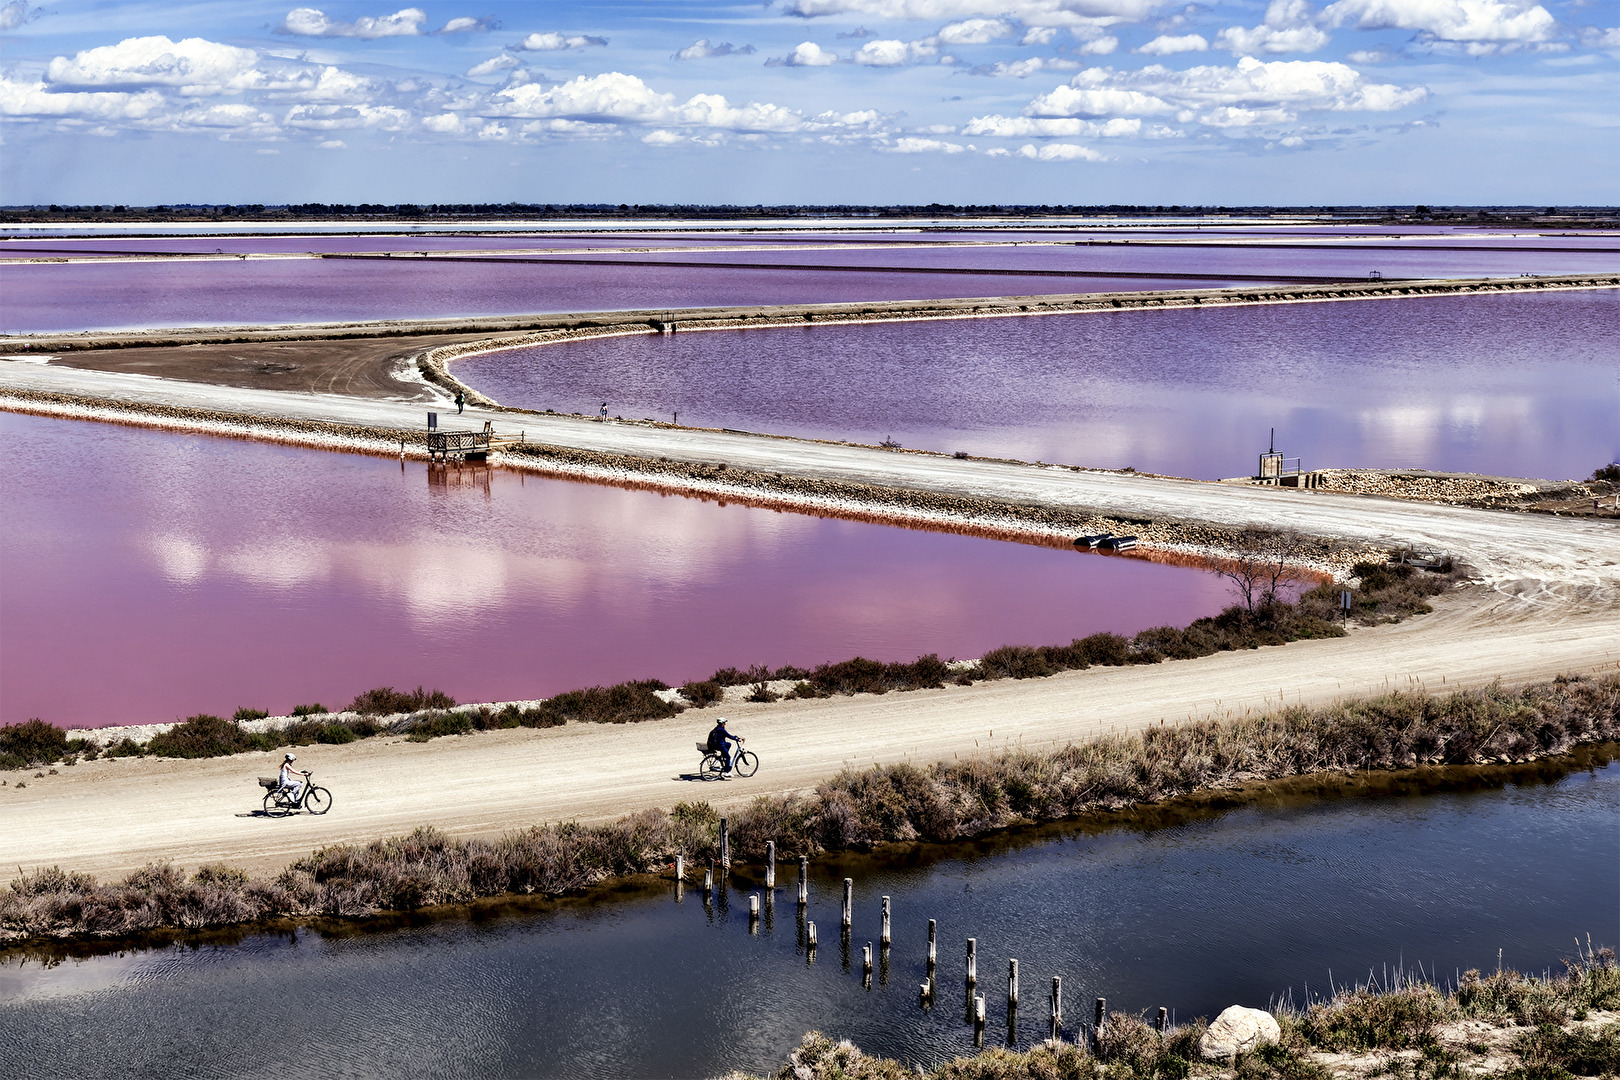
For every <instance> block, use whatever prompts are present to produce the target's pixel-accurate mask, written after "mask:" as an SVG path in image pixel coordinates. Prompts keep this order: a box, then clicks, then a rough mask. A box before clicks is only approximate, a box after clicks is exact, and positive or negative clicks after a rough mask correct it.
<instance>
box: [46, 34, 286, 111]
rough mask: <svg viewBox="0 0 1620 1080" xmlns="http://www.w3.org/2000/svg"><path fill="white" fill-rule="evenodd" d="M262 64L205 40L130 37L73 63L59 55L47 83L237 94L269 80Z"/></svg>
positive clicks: (50, 67) (238, 50)
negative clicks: (259, 65)
mask: <svg viewBox="0 0 1620 1080" xmlns="http://www.w3.org/2000/svg"><path fill="white" fill-rule="evenodd" d="M258 63H259V54H258V53H256V52H254V51H253V50H252V49H242V48H238V47H237V46H235V45H221V44H220V43H218V42H214V41H207V40H204V39H203V38H186V39H185V40H183V41H170V40H169V39H168V38H166V37H162V36H157V37H142V38H126V39H124V40H123V41H120V42H119V43H118V44H117V45H102V46H99V47H98V48H94V49H86V50H85V51H84V52H81V53H77V54H76V55H74V56H73V58H72V59H69V58H68V57H65V56H58V57H56V58H55V59H53V60H52V61H51V62H50V64H49V65H47V66H46V69H45V78H46V80H47V81H48V82H50V83H51V84H52V85H53V86H70V87H91V86H94V87H108V88H120V89H134V88H136V87H146V86H170V87H174V88H176V89H178V90H179V91H180V93H181V94H183V95H186V96H188V97H189V96H205V95H210V94H234V93H240V92H241V91H243V90H249V89H253V88H255V87H259V86H263V85H264V84H265V83H266V82H267V81H268V80H267V79H266V77H265V75H264V73H263V72H261V71H260V70H259V69H258Z"/></svg>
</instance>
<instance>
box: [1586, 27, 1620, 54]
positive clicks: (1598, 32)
mask: <svg viewBox="0 0 1620 1080" xmlns="http://www.w3.org/2000/svg"><path fill="white" fill-rule="evenodd" d="M1581 44H1582V45H1585V46H1587V47H1588V48H1592V49H1620V27H1610V28H1609V29H1606V30H1605V29H1603V28H1602V27H1597V26H1589V27H1587V28H1586V30H1585V31H1584V33H1583V34H1582V36H1581Z"/></svg>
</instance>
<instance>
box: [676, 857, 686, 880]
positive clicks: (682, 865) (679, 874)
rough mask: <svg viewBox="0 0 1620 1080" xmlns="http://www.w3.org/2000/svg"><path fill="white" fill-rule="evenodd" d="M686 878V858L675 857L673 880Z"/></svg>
mask: <svg viewBox="0 0 1620 1080" xmlns="http://www.w3.org/2000/svg"><path fill="white" fill-rule="evenodd" d="M685 876H686V856H685V855H677V856H675V880H676V881H679V880H681V879H682V878H684V877H685Z"/></svg>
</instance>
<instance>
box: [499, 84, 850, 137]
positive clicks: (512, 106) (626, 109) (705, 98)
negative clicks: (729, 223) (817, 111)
mask: <svg viewBox="0 0 1620 1080" xmlns="http://www.w3.org/2000/svg"><path fill="white" fill-rule="evenodd" d="M495 98H496V99H497V100H500V99H504V102H502V114H503V115H505V116H511V117H515V118H520V119H525V118H526V119H550V118H558V119H565V120H584V121H594V122H598V123H602V122H614V121H617V122H620V123H642V124H656V125H658V126H659V127H664V128H668V127H683V126H687V127H702V128H710V129H716V130H724V131H736V132H770V133H785V132H793V131H799V130H801V129H803V128H805V127H806V123H805V119H804V117H803V115H802V114H800V113H798V112H796V111H794V110H792V109H787V108H783V107H782V106H780V105H771V104H768V103H759V102H748V103H746V104H742V105H733V104H731V103H730V102H729V101H727V100H726V99H725V98H724V97H722V96H721V95H719V94H696V95H694V96H693V97H691V98H690V99H688V100H687V101H686V102H685V103H682V104H677V103H676V101H675V95H673V94H664V93H659V92H658V91H656V90H654V89H653V88H652V87H650V86H648V85H647V84H646V83H644V82H642V81H641V80H640V79H638V78H636V77H635V76H634V75H625V74H623V73H622V72H617V71H610V72H607V73H605V74H602V75H580V76H578V77H576V78H573V79H570V80H569V81H568V82H566V83H563V84H562V85H560V86H551V87H539V86H535V85H532V84H531V85H527V86H515V87H508V88H507V89H505V90H501V91H498V92H497V93H496V94H495ZM856 115H860V116H864V115H865V114H856ZM817 119H818V121H819V122H820V126H824V127H825V126H840V124H841V121H839V120H837V119H833V118H826V119H824V118H821V117H818V118H817Z"/></svg>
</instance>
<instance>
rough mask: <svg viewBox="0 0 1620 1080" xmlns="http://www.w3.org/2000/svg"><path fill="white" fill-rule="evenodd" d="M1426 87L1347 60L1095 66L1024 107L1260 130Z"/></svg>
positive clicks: (1403, 98) (1379, 107)
mask: <svg viewBox="0 0 1620 1080" xmlns="http://www.w3.org/2000/svg"><path fill="white" fill-rule="evenodd" d="M1427 96H1428V91H1427V90H1426V89H1425V88H1423V87H1401V86H1394V85H1391V84H1388V83H1374V82H1371V81H1369V80H1368V79H1367V78H1366V77H1365V76H1364V75H1362V74H1361V73H1360V72H1358V71H1356V70H1355V69H1354V68H1352V67H1349V66H1347V65H1345V64H1340V63H1333V62H1327V61H1321V60H1272V61H1262V60H1256V59H1255V58H1254V57H1251V56H1245V57H1243V58H1242V59H1240V60H1238V62H1237V63H1236V65H1234V66H1232V67H1218V66H1214V65H1209V66H1203V67H1194V68H1189V69H1187V70H1186V71H1171V70H1170V69H1168V68H1165V67H1163V66H1162V65H1158V64H1152V65H1149V66H1148V67H1145V68H1143V69H1141V70H1140V71H1116V70H1114V69H1113V68H1087V69H1086V70H1085V71H1082V72H1080V73H1079V74H1078V75H1076V76H1075V77H1074V78H1073V79H1071V80H1069V83H1068V85H1066V86H1060V87H1058V88H1056V89H1055V90H1052V91H1051V92H1050V93H1046V94H1042V95H1040V96H1039V97H1036V98H1035V99H1034V100H1032V101H1031V102H1030V103H1029V105H1027V106H1026V107H1025V108H1024V114H1025V115H1026V116H1032V117H1042V116H1045V117H1096V116H1151V115H1159V114H1173V115H1174V116H1175V118H1176V120H1178V121H1180V122H1182V123H1192V122H1195V121H1196V122H1198V123H1201V124H1206V125H1208V126H1210V127H1217V128H1236V127H1253V126H1257V125H1261V124H1268V123H1282V122H1285V121H1289V120H1292V119H1293V118H1295V117H1296V116H1298V115H1299V114H1300V113H1301V112H1309V111H1323V112H1389V111H1392V110H1395V109H1400V108H1405V107H1406V106H1409V105H1415V104H1417V103H1419V102H1421V101H1423V100H1424V99H1425V98H1426V97H1427Z"/></svg>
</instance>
